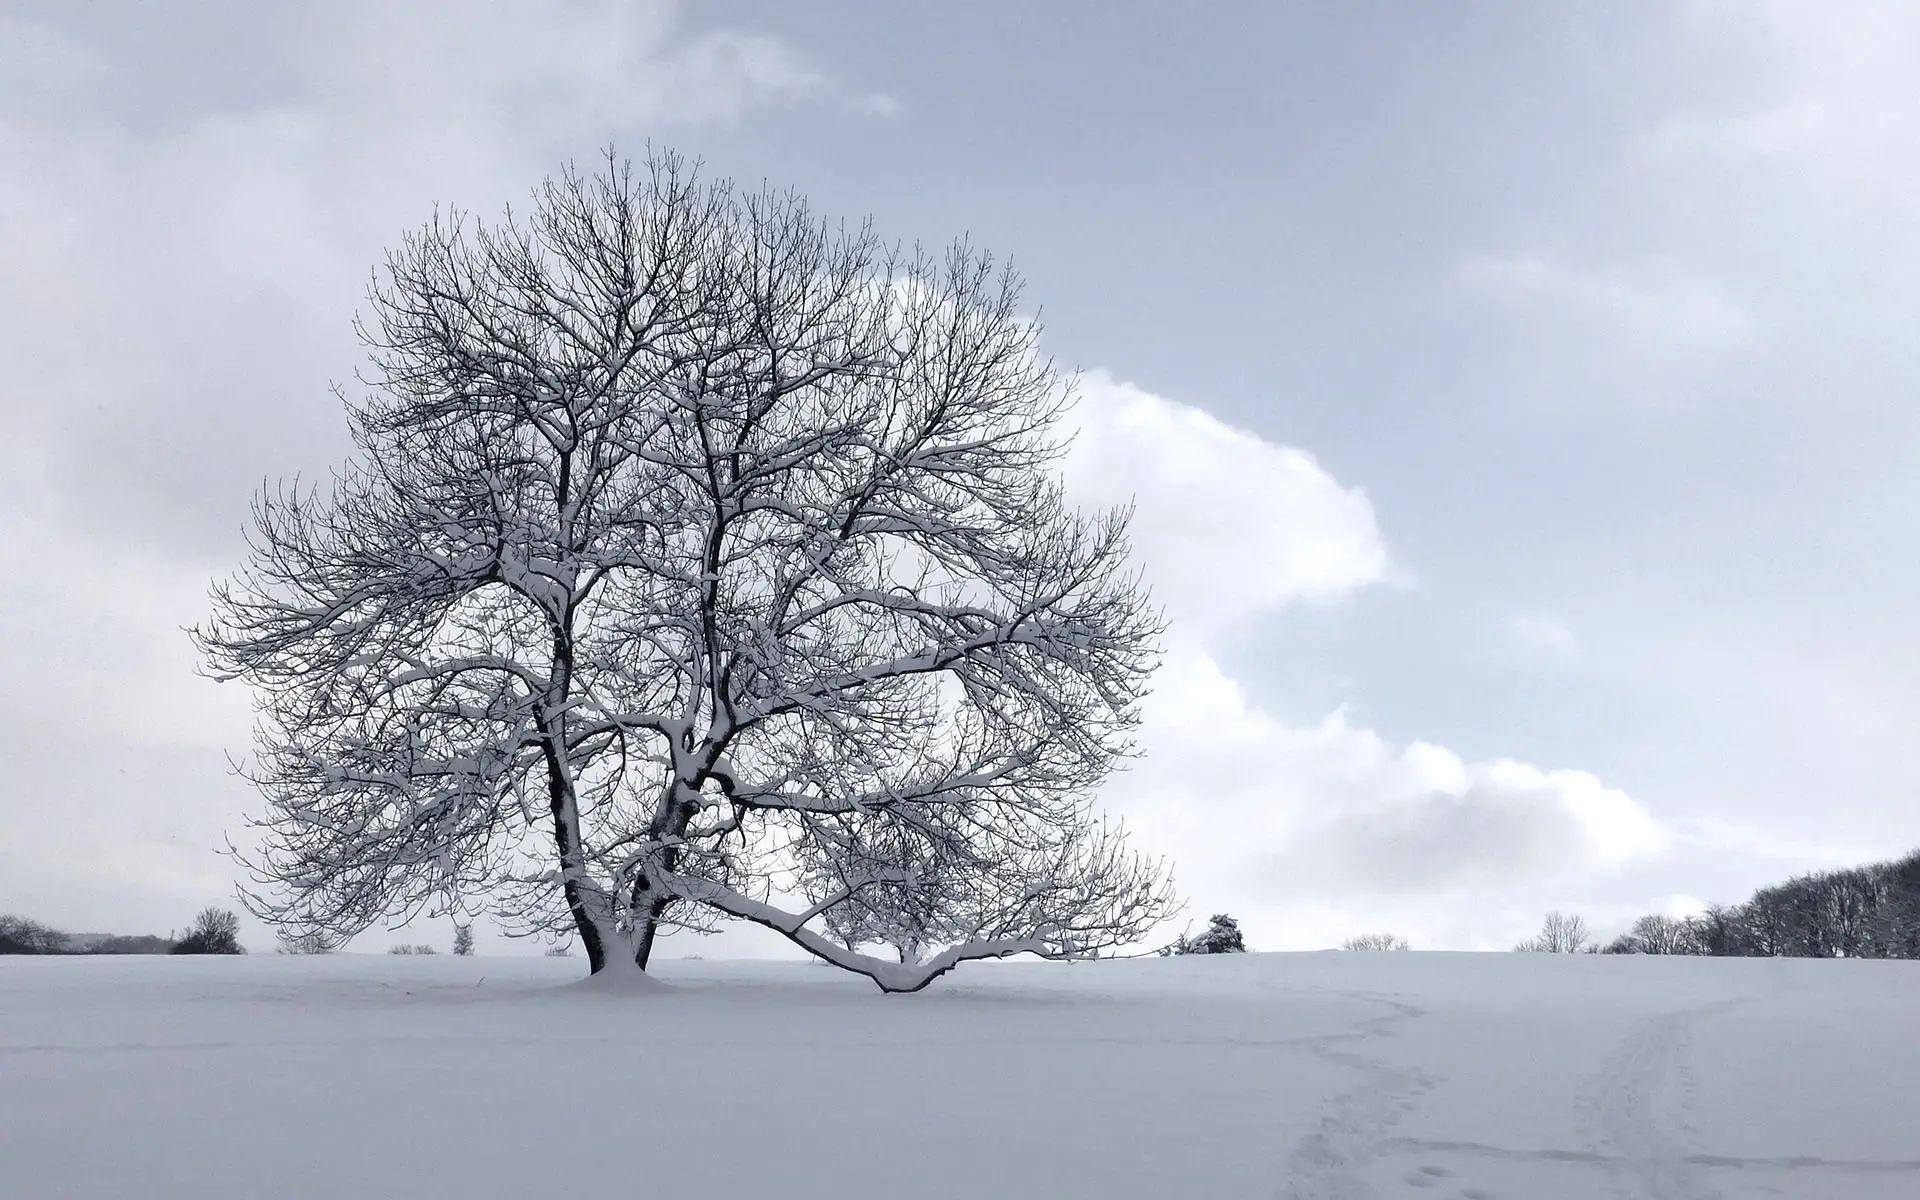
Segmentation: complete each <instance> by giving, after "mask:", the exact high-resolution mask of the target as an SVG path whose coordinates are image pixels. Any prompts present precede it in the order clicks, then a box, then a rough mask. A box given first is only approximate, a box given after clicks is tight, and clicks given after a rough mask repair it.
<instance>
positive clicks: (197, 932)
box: [173, 908, 246, 954]
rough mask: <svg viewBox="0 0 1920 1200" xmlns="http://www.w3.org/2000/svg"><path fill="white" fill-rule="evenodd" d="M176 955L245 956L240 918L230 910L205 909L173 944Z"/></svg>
mask: <svg viewBox="0 0 1920 1200" xmlns="http://www.w3.org/2000/svg"><path fill="white" fill-rule="evenodd" d="M173 952H174V953H175V954H245V953H246V950H245V949H244V948H242V947H241V945H240V918H239V916H238V915H236V914H235V913H233V912H232V911H231V910H229V909H224V908H203V909H201V910H200V913H199V915H198V916H196V917H194V919H193V925H192V927H191V928H189V929H188V930H187V932H186V933H185V934H184V935H183V936H182V937H180V938H179V939H178V940H176V941H175V942H174V944H173Z"/></svg>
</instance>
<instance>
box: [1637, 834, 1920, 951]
mask: <svg viewBox="0 0 1920 1200" xmlns="http://www.w3.org/2000/svg"><path fill="white" fill-rule="evenodd" d="M1604 950H1605V951H1606V952H1607V953H1611V954H1711V955H1733V956H1747V957H1768V956H1782V957H1790V958H1920V851H1915V852H1914V853H1912V854H1909V855H1907V856H1906V857H1905V858H1900V859H1895V860H1894V861H1892V862H1880V863H1872V864H1870V865H1868V866H1864V867H1851V868H1848V869H1846V870H1840V871H1815V872H1812V873H1811V874H1807V875H1799V876H1795V877H1794V878H1792V879H1789V880H1787V881H1786V882H1785V883H1778V884H1774V885H1773V886H1772V887H1764V888H1761V889H1760V890H1759V891H1757V892H1755V893H1754V894H1753V897H1752V898H1751V899H1749V900H1748V901H1747V902H1746V903H1745V904H1734V905H1725V906H1720V905H1716V906H1715V907H1713V908H1710V909H1708V910H1707V911H1706V912H1704V913H1701V914H1700V915H1699V916H1697V917H1690V918H1687V919H1684V920H1680V919H1675V918H1672V917H1663V916H1658V915H1655V916H1647V917H1642V918H1640V919H1639V920H1638V921H1636V922H1634V924H1633V928H1632V929H1630V930H1628V931H1627V932H1626V933H1625V934H1622V935H1621V936H1620V937H1618V938H1616V939H1615V940H1614V941H1612V942H1611V943H1609V944H1608V945H1607V946H1605V947H1604Z"/></svg>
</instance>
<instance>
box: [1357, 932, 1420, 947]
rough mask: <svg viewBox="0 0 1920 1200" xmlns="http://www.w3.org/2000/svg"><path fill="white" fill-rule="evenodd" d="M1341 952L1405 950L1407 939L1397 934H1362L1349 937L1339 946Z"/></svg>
mask: <svg viewBox="0 0 1920 1200" xmlns="http://www.w3.org/2000/svg"><path fill="white" fill-rule="evenodd" d="M1341 949H1343V950H1405V949H1407V939H1405V938H1403V937H1401V936H1400V935H1399V934H1397V933H1363V934H1360V935H1359V936H1358V937H1350V938H1348V939H1347V940H1346V942H1345V943H1344V944H1343V945H1342V946H1341Z"/></svg>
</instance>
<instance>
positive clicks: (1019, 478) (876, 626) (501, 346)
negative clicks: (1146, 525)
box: [196, 155, 1168, 991]
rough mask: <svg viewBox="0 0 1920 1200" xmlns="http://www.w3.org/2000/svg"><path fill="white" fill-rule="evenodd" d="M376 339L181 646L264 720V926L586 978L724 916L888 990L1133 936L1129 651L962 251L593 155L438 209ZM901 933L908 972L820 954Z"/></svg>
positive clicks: (1146, 656)
mask: <svg viewBox="0 0 1920 1200" xmlns="http://www.w3.org/2000/svg"><path fill="white" fill-rule="evenodd" d="M370 305H371V313H370V315H369V316H368V317H367V319H366V320H365V321H364V322H363V323H362V325H361V331H362V336H363V339H364V341H365V342H366V344H367V347H368V350H369V356H370V359H371V364H372V366H371V370H370V372H369V374H368V377H367V383H368V387H369V392H370V394H369V395H368V396H367V397H366V398H365V399H364V400H363V401H360V402H358V403H356V404H353V405H350V416H351V429H352V433H353V437H354V443H355V446H356V454H355V458H354V461H353V462H352V464H351V465H350V466H349V467H348V468H347V469H346V470H345V471H343V472H342V473H340V475H339V476H338V478H337V479H336V481H335V482H334V483H333V484H332V486H331V487H330V488H329V489H327V490H325V491H320V490H317V489H305V490H303V489H301V488H299V487H297V486H296V487H289V486H282V487H277V488H269V489H266V490H264V491H263V493H262V494H261V496H260V497H259V499H258V500H257V501H256V504H255V508H254V522H253V524H254V528H253V538H252V542H253V551H252V554H251V556H250V558H249V561H248V563H247V565H246V566H245V567H244V568H243V569H242V570H241V572H240V573H239V574H238V575H237V576H236V577H235V578H234V579H233V580H232V581H230V582H228V583H226V584H223V585H221V586H219V587H217V588H216V590H215V613H214V616H213V617H212V618H211V619H210V620H209V621H208V622H207V623H206V624H205V625H204V626H203V627H201V628H200V629H199V630H197V631H196V637H197V640H198V644H199V645H200V647H201V648H202V650H203V652H204V653H205V654H206V656H207V658H208V661H209V664H210V668H211V670H212V671H213V673H214V674H216V675H217V676H219V677H221V678H227V679H242V680H245V681H247V682H248V683H250V684H251V685H252V686H253V687H254V688H255V689H256V691H257V693H258V695H259V698H260V704H261V708H262V715H263V720H262V728H261V734H260V737H259V742H258V746H257V754H256V756H255V760H254V762H253V763H252V764H251V765H250V767H249V768H248V770H249V774H250V776H251V777H252V778H253V780H254V782H255V783H256V784H257V785H258V787H259V788H260V789H261V791H262V792H263V795H264V797H265V809H264V812H263V813H262V814H261V816H259V817H258V818H257V820H256V825H257V827H258V831H259V837H260V840H261V849H259V850H258V851H256V852H249V853H244V854H243V855H242V858H243V861H244V862H245V863H246V865H247V866H248V867H249V868H250V870H251V871H252V873H253V876H254V883H253V885H252V886H251V887H250V888H249V889H247V893H246V895H247V901H248V904H249V906H250V907H251V908H252V910H253V911H255V912H256V913H258V914H260V915H261V916H262V917H264V918H266V919H269V920H272V921H274V922H276V923H277V924H279V925H282V926H283V927H288V928H291V929H293V930H295V931H297V932H298V931H325V932H327V933H328V934H329V935H350V934H351V933H354V932H358V931H359V930H361V929H364V928H366V927H367V926H368V925H370V924H371V923H372V922H374V921H375V920H378V919H380V918H381V917H383V916H386V915H389V914H392V913H401V914H405V915H409V916H410V915H412V914H413V913H415V912H418V911H420V910H422V909H426V908H431V909H433V910H434V911H435V912H441V911H451V904H452V900H451V898H452V897H454V896H456V895H459V896H467V895H475V894H481V893H486V892H489V891H490V894H491V895H492V896H493V897H494V903H495V906H496V915H498V916H499V917H500V918H501V920H502V921H503V923H504V924H506V925H507V926H508V928H509V931H510V932H522V933H527V932H540V933H545V934H548V935H558V934H561V933H572V934H577V936H578V937H579V939H580V942H581V944H582V945H583V946H584V947H585V948H586V953H587V958H588V962H589V965H590V969H591V970H594V971H599V970H601V969H604V968H605V967H606V966H608V965H610V964H612V965H621V964H626V965H632V966H638V967H640V968H641V969H644V968H645V966H646V964H647V961H648V957H649V955H650V953H651V949H652V946H653V943H654V939H655V937H656V936H657V934H658V932H659V931H660V930H661V929H662V928H665V927H673V926H680V927H689V928H695V929H705V928H710V927H712V925H713V923H714V922H715V921H717V920H720V919H726V918H736V919H743V920H747V921H752V922H755V923H758V924H761V925H764V926H767V927H768V928H771V929H774V930H776V931H778V932H779V933H781V934H783V935H784V936H786V937H788V938H790V939H791V940H793V941H794V942H796V943H797V944H799V945H800V946H801V947H803V948H804V949H806V950H808V951H809V952H811V953H813V954H815V955H818V956H820V957H822V958H825V959H828V960H829V961H832V962H834V963H836V964H838V965H840V966H842V967H845V968H847V969H849V970H853V971H858V972H861V973H863V974H865V975H867V976H869V977H870V978H872V979H873V980H874V981H875V982H876V983H877V984H879V986H880V987H881V988H883V989H885V990H889V991H913V990H917V989H918V988H920V987H923V986H925V985H926V983H927V982H929V981H930V980H931V979H933V978H935V977H936V976H938V975H939V974H941V973H942V972H944V971H946V970H949V969H951V968H952V967H953V966H954V965H956V964H957V963H959V962H962V961H966V960H968V959H974V958H982V957H989V956H1005V955H1009V954H1016V953H1022V952H1030V953H1034V954H1038V955H1041V956H1043V957H1051V958H1062V957H1073V956H1076V955H1081V954H1087V953H1093V952H1097V951H1098V950H1100V949H1103V948H1106V947H1110V946H1117V945H1123V944H1127V943H1130V942H1133V941H1137V940H1138V939H1139V938H1140V937H1141V936H1143V935H1144V933H1145V932H1146V931H1147V930H1148V929H1149V928H1151V926H1152V925H1153V924H1154V923H1156V922H1157V921H1158V920H1159V919H1160V917H1161V915H1162V913H1163V912H1164V910H1165V906H1166V901H1167V897H1168V883H1167V878H1166V875H1165V872H1164V871H1163V870H1162V869H1161V868H1160V867H1159V866H1158V865H1157V864H1154V863H1150V862H1147V861H1144V860H1142V859H1141V858H1139V857H1137V856H1135V855H1133V854H1131V853H1129V852H1128V851H1126V850H1125V848H1124V846H1123V844H1122V842H1121V840H1120V837H1119V835H1118V833H1117V832H1116V831H1112V830H1108V829H1106V828H1105V827H1104V826H1102V825H1101V824H1100V823H1099V822H1098V821H1097V820H1096V819H1095V818H1094V817H1093V815H1092V812H1091V808H1090V805H1091V799H1090V797H1091V793H1092V791H1093V789H1094V787H1095V786H1096V785H1097V784H1098V783H1099V782H1100V781H1101V780H1102V779H1103V778H1104V777H1105V776H1106V774H1107V772H1108V771H1109V769H1110V768H1111V766H1112V765H1113V764H1114V762H1115V761H1116V760H1117V759H1118V758H1120V757H1121V756H1123V755H1125V754H1126V753H1128V752H1129V750H1130V740H1129V738H1130V734H1131V731H1132V730H1133V728H1134V727H1135V725H1136V723H1137V719H1138V704H1139V701H1140V698H1141V697H1142V695H1143V693H1144V689H1145V686H1146V683H1147V678H1148V674H1149V672H1150V670H1151V668H1152V666H1153V663H1154V658H1155V651H1154V643H1155V641H1156V639H1157V634H1158V620H1157V617H1156V616H1155V615H1154V614H1153V613H1152V612H1151V611H1150V610H1149V608H1148V607H1147V604H1146V601H1145V598H1144V596H1143V595H1142V593H1141V592H1140V590H1139V589H1138V587H1137V585H1136V583H1135V581H1134V578H1133V576H1132V575H1131V573H1130V572H1129V569H1128V566H1127V555H1126V524H1127V518H1126V514H1125V513H1124V512H1105V513H1099V514H1094V515H1091V516H1087V515H1081V514H1078V513H1076V512H1074V511H1073V510H1071V509H1069V508H1068V507H1067V506H1066V504H1065V503H1064V501H1063V498H1062V495H1061V491H1060V488H1059V485H1058V482H1057V480H1056V478H1055V475H1054V472H1053V470H1052V464H1053V462H1054V461H1055V459H1056V458H1057V456H1058V455H1059V454H1060V453H1061V451H1062V449H1063V446H1064V442H1063V440H1062V437H1061V434H1060V418H1061V416H1062V415H1063V413H1064V412H1065V410H1066V407H1067V405H1068V403H1069V400H1070V387H1069V386H1068V385H1067V384H1066V383H1063V381H1062V380H1061V379H1060V378H1059V377H1058V376H1057V375H1056V374H1055V373H1054V371H1053V370H1052V368H1051V365H1050V364H1049V363H1048V362H1046V361H1045V360H1044V359H1043V358H1041V357H1040V356H1039V355H1038V353H1037V338H1038V330H1037V328H1036V327H1035V326H1034V325H1033V324H1031V323H1030V322H1029V321H1028V320H1026V319H1025V318H1023V317H1022V315H1021V292H1020V285H1019V281H1018V279H1017V278H1016V277H1015V276H1013V275H1012V274H1011V273H1010V272H1008V271H1005V270H1002V269H998V268H996V266H995V264H994V262H993V260H992V258H991V257H990V256H988V255H985V254H982V253H978V252H975V251H973V250H971V249H970V248H968V247H966V246H964V245H962V246H956V247H954V248H953V249H951V250H950V251H948V252H947V253H946V254H945V255H944V256H940V257H931V256H928V255H925V254H921V253H917V252H916V253H914V254H911V255H901V254H899V253H897V252H895V251H890V250H888V249H887V248H885V247H883V246H882V245H881V244H880V243H879V242H878V241H877V240H876V239H875V237H874V236H873V235H872V233H871V232H870V231H869V230H867V229H866V228H864V227H862V228H859V229H856V230H852V231H849V230H846V229H844V228H835V227H831V226H829V225H827V224H826V223H825V222H822V221H820V220H818V219H817V218H815V217H814V216H813V215H812V214H811V213H810V211H809V210H808V208H807V206H806V205H805V203H804V202H803V201H801V200H800V199H798V198H797V197H794V196H792V195H780V194H773V193H769V192H765V191H762V192H758V193H754V194H750V195H744V196H742V195H737V194H736V193H735V192H734V191H733V190H732V189H731V187H730V186H729V185H727V184H725V183H716V184H703V183H701V182H700V181H699V180H698V179H697V178H696V177H695V173H694V172H693V171H691V170H689V169H688V168H687V167H686V166H685V165H684V164H683V163H682V162H681V161H680V160H679V159H677V158H675V157H673V156H670V155H662V156H659V157H656V158H653V159H650V160H649V161H648V162H647V163H646V164H645V165H644V167H643V168H642V169H640V170H639V171H637V172H636V171H634V170H633V169H632V168H631V167H629V166H628V165H626V164H622V163H619V162H617V161H616V160H614V159H613V158H612V157H611V156H609V158H608V160H607V163H606V166H605V169H604V170H602V171H599V172H596V173H595V174H593V175H592V176H583V175H581V174H579V173H576V172H573V171H568V172H566V173H564V174H563V175H562V176H561V177H560V178H558V179H557V180H552V181H549V182H548V183H547V184H546V185H544V186H543V187H542V188H541V189H540V190H539V191H538V192H537V193H536V194H535V196H534V200H533V204H532V206H531V209H530V210H529V211H528V212H527V213H526V214H525V215H524V216H509V217H508V218H507V220H506V221H505V222H504V223H502V224H500V225H497V226H494V227H491V228H488V227H482V226H478V225H475V224H474V223H472V222H471V221H469V220H467V219H466V218H464V217H461V216H457V215H455V216H449V217H443V218H437V219H435V220H434V221H433V222H431V223H430V224H428V225H427V226H426V227H425V228H423V229H422V230H420V231H419V232H418V233H416V234H414V235H413V236H411V237H409V238H408V239H407V240H406V241H405V242H404V243H403V245H402V246H401V248H400V249H399V250H398V251H396V252H395V253H393V254H391V255H390V256H389V258H388V261H387V263H386V267H385V270H384V272H383V273H382V274H381V276H380V277H379V279H378V280H377V282H376V284H375V286H374V288H373V290H372V292H371V295H370ZM907 845H913V846H916V847H919V848H920V850H923V851H924V852H925V853H926V854H928V855H931V856H932V858H933V861H935V862H936V863H937V864H938V866H939V868H940V869H938V870H933V871H928V870H923V869H921V865H920V864H919V863H917V862H915V861H910V860H908V859H907V858H905V857H903V855H904V853H905V852H904V851H903V850H902V849H901V848H902V847H904V846H907ZM916 852H919V851H916ZM802 879H804V880H805V881H807V882H808V883H809V884H811V885H814V886H812V887H811V889H810V890H808V889H802V890H800V891H799V894H796V887H797V886H798V882H797V881H800V880H802ZM881 897H884V898H885V899H884V900H883V899H880V898H881ZM910 905H911V906H918V909H919V913H920V915H918V916H914V917H913V918H911V919H912V920H914V921H917V922H919V923H920V924H921V925H923V926H924V928H925V931H926V933H927V935H928V937H929V938H931V939H934V940H935V941H936V942H937V943H938V944H937V945H927V946H925V947H924V950H925V951H926V953H924V954H917V955H916V957H917V959H918V961H915V962H910V963H903V962H890V961H886V960H885V959H882V958H879V957H875V956H871V955H867V954H865V953H862V952H861V951H859V950H858V949H857V948H849V947H848V946H847V944H846V943H845V942H844V940H842V941H836V940H835V938H834V936H833V935H832V933H831V932H830V930H831V929H832V928H833V925H834V923H835V922H839V923H840V924H841V926H842V927H843V928H845V927H846V926H847V922H848V921H849V920H852V921H853V923H854V924H855V925H857V924H859V922H860V920H862V919H864V918H855V917H849V915H848V913H847V910H856V911H860V910H865V911H869V912H873V911H879V912H888V913H893V912H904V911H906V910H907V908H908V907H909V906H910ZM823 929H824V930H827V931H829V932H823ZM857 945H858V943H856V947H857Z"/></svg>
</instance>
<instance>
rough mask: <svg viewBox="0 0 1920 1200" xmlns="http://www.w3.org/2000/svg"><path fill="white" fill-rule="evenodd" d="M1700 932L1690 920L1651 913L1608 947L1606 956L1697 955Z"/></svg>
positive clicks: (1699, 945) (1699, 950) (1699, 944)
mask: <svg viewBox="0 0 1920 1200" xmlns="http://www.w3.org/2000/svg"><path fill="white" fill-rule="evenodd" d="M1701 947H1702V931H1701V928H1700V927H1696V925H1695V924H1694V923H1693V922H1691V921H1683V920H1679V919H1677V918H1674V917H1668V916H1663V915H1661V914H1659V913H1653V914H1650V915H1648V916H1644V917H1641V918H1640V919H1639V920H1638V921H1635V922H1634V923H1633V928H1632V929H1630V930H1628V931H1627V932H1626V933H1624V934H1622V935H1621V936H1620V937H1618V938H1616V939H1614V941H1613V942H1611V943H1609V944H1608V946H1607V952H1608V953H1609V954H1700V953H1702V952H1703V951H1702V948H1701Z"/></svg>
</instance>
